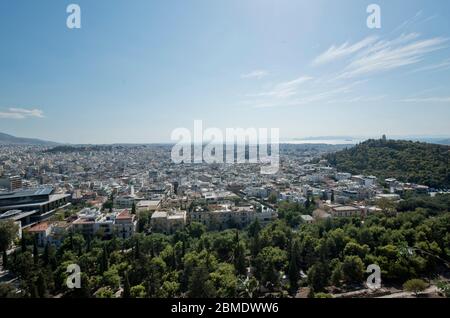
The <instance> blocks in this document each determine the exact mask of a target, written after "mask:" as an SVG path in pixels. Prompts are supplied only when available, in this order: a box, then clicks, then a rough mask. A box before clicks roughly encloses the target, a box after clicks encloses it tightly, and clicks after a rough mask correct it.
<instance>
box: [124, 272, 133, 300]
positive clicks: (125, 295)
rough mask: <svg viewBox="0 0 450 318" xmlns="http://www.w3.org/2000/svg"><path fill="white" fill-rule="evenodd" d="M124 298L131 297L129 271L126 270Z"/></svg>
mask: <svg viewBox="0 0 450 318" xmlns="http://www.w3.org/2000/svg"><path fill="white" fill-rule="evenodd" d="M123 280H124V282H123V294H122V297H123V298H130V289H131V288H130V281H129V280H128V272H126V271H125V273H124V278H123Z"/></svg>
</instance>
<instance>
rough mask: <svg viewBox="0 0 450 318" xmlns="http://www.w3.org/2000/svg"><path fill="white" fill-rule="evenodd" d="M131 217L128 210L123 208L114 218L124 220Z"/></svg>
mask: <svg viewBox="0 0 450 318" xmlns="http://www.w3.org/2000/svg"><path fill="white" fill-rule="evenodd" d="M132 217H133V216H132V215H131V214H130V212H128V210H127V209H125V210H123V211H122V212H120V213H119V214H118V215H117V217H116V219H119V220H124V219H131V218H132Z"/></svg>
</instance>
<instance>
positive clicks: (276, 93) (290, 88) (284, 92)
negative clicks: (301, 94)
mask: <svg viewBox="0 0 450 318" xmlns="http://www.w3.org/2000/svg"><path fill="white" fill-rule="evenodd" d="M312 79H313V78H312V77H310V76H300V77H298V78H296V79H294V80H291V81H287V82H281V83H278V84H276V85H275V86H274V87H273V88H272V89H271V90H269V91H264V92H261V93H257V94H251V95H249V96H252V97H262V96H269V97H275V98H287V97H291V96H293V95H296V94H297V93H298V90H299V87H300V85H301V84H303V83H306V82H307V81H310V80H312Z"/></svg>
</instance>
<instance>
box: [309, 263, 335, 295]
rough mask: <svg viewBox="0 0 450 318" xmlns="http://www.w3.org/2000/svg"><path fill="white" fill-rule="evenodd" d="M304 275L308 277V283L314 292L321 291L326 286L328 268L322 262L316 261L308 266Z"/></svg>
mask: <svg viewBox="0 0 450 318" xmlns="http://www.w3.org/2000/svg"><path fill="white" fill-rule="evenodd" d="M306 275H307V277H308V285H309V286H310V287H311V288H312V289H313V290H314V292H317V291H321V290H323V289H324V288H325V287H326V286H328V277H329V270H328V267H327V266H326V265H325V264H324V263H321V262H318V263H316V264H314V265H313V266H311V267H310V268H309V270H308V272H307V273H306Z"/></svg>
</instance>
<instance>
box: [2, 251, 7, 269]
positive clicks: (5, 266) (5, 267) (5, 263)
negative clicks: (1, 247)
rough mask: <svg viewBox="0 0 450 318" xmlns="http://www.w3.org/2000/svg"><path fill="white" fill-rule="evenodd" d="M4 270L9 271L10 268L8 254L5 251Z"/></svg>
mask: <svg viewBox="0 0 450 318" xmlns="http://www.w3.org/2000/svg"><path fill="white" fill-rule="evenodd" d="M2 258H3V268H4V269H7V268H8V253H6V251H3V256H2Z"/></svg>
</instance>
